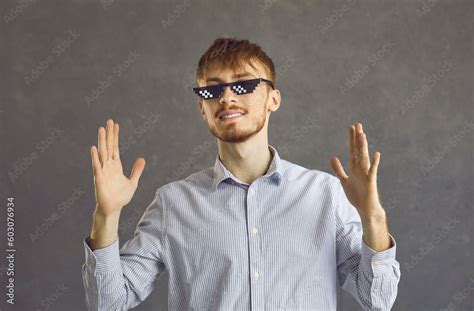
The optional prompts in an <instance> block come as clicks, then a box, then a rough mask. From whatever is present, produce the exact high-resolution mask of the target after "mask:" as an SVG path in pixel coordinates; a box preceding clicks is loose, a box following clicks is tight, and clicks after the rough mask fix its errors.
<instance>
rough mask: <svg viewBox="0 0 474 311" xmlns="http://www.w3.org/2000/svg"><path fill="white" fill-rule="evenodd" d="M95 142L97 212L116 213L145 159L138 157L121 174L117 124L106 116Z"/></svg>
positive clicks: (135, 183) (128, 195) (133, 188)
mask: <svg viewBox="0 0 474 311" xmlns="http://www.w3.org/2000/svg"><path fill="white" fill-rule="evenodd" d="M98 146H99V150H97V148H96V147H95V146H92V147H91V158H92V168H93V173H94V186H95V197H96V201H97V207H96V211H95V212H96V213H99V214H101V215H104V216H109V215H113V214H118V213H120V211H121V210H122V208H123V206H125V205H127V204H128V203H129V202H130V200H131V199H132V197H133V195H134V193H135V191H136V189H137V187H138V181H139V179H140V176H141V174H142V172H143V169H144V168H145V159H143V158H138V159H137V160H136V161H135V163H134V164H133V168H132V173H131V174H130V177H126V176H125V175H124V174H123V168H122V162H121V161H120V152H119V125H118V123H115V124H114V122H113V120H111V119H109V120H107V128H106V129H104V128H103V127H100V128H99V131H98Z"/></svg>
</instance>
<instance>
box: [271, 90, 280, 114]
mask: <svg viewBox="0 0 474 311" xmlns="http://www.w3.org/2000/svg"><path fill="white" fill-rule="evenodd" d="M270 94H271V95H270V97H271V102H270V110H271V111H277V110H278V108H280V103H281V94H280V91H279V90H278V89H275V90H272V92H271V93H270Z"/></svg>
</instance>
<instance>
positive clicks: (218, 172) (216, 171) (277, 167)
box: [212, 145, 283, 190]
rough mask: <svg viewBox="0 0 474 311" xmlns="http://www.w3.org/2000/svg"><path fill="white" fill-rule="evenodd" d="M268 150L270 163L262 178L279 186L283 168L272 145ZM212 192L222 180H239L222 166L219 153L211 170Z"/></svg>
mask: <svg viewBox="0 0 474 311" xmlns="http://www.w3.org/2000/svg"><path fill="white" fill-rule="evenodd" d="M268 149H269V150H270V153H271V155H272V162H271V163H270V166H269V167H268V170H267V172H266V173H265V174H264V175H263V176H262V177H263V178H265V179H268V180H269V182H273V183H274V184H275V185H278V186H279V185H280V184H281V178H282V173H283V167H282V162H281V158H280V156H279V155H278V151H277V150H276V149H275V147H273V146H272V145H268ZM212 173H213V176H212V190H216V189H217V186H218V185H219V184H220V183H221V182H222V181H224V180H226V179H228V178H230V179H233V180H234V181H236V182H239V180H238V179H237V178H236V177H235V176H234V175H233V174H232V173H231V172H230V171H229V170H228V169H227V168H226V167H225V166H224V164H223V163H222V161H221V160H220V159H219V153H218V154H217V156H216V161H215V163H214V167H213V168H212Z"/></svg>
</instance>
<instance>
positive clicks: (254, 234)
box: [252, 228, 258, 236]
mask: <svg viewBox="0 0 474 311" xmlns="http://www.w3.org/2000/svg"><path fill="white" fill-rule="evenodd" d="M257 232H258V230H257V228H252V235H253V236H256V235H257Z"/></svg>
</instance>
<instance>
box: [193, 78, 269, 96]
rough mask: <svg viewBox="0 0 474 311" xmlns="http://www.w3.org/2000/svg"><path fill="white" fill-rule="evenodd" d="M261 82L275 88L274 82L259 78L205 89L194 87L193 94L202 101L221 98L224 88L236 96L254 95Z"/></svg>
mask: <svg viewBox="0 0 474 311" xmlns="http://www.w3.org/2000/svg"><path fill="white" fill-rule="evenodd" d="M260 82H266V83H268V84H270V86H271V87H272V89H273V88H274V87H273V82H272V81H270V80H267V79H263V78H258V79H250V80H242V81H235V82H229V83H222V84H216V85H208V86H203V87H193V92H194V93H196V94H197V95H198V96H199V97H201V98H202V99H215V98H220V97H221V95H222V93H223V92H224V87H226V86H229V87H230V89H231V91H232V92H234V94H236V95H243V94H249V93H252V92H253V91H254V90H255V88H256V87H257V85H258V84H259V83H260Z"/></svg>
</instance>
